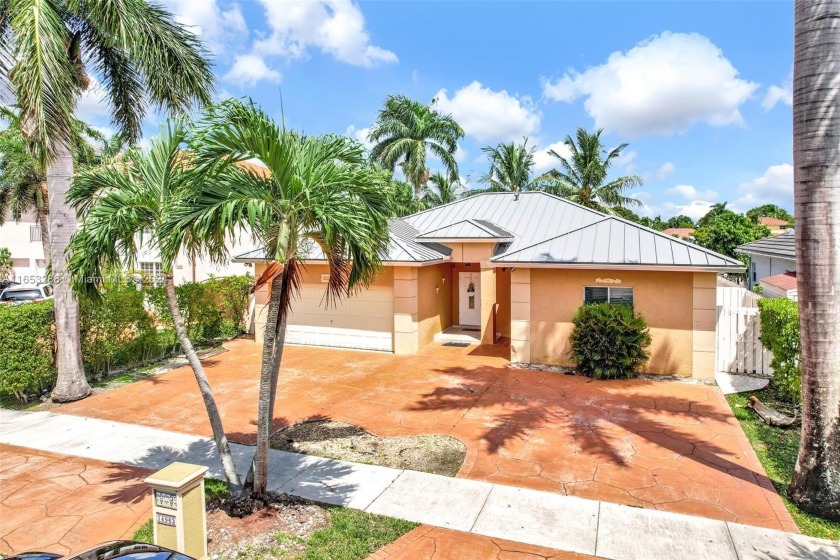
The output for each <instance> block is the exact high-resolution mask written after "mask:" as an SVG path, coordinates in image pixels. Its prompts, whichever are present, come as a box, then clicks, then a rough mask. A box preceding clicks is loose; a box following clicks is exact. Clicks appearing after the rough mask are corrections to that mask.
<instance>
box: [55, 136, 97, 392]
mask: <svg viewBox="0 0 840 560" xmlns="http://www.w3.org/2000/svg"><path fill="white" fill-rule="evenodd" d="M58 144H59V145H58V146H57V147H56V152H55V156H54V158H53V159H52V161H50V163H48V164H47V190H48V192H49V214H50V219H49V231H50V234H49V244H50V255H49V259H50V264H51V266H52V276H53V282H52V283H53V290H54V294H55V330H56V341H57V345H56V346H57V348H56V365H57V369H58V376H57V378H56V382H55V387H54V388H53V391H52V400H53V401H56V402H70V401H75V400H79V399H83V398H85V397H86V396H88V395H89V394H90V385H88V382H87V379H85V370H84V368H83V367H82V346H81V336H80V326H79V302H78V301H76V298H75V296H74V295H73V292H72V290H71V288H70V278H69V276H68V273H67V258H66V255H65V253H66V251H67V246H68V245H69V244H70V238H71V237H72V236H73V234H74V233H76V213H75V212H74V211H73V209H72V208H71V207H70V205H68V204H67V191H68V189H69V188H70V182H71V181H72V179H73V155H72V153H71V152H70V149H69V147H68V146H67V144H66V143H64V142H59V143H58Z"/></svg>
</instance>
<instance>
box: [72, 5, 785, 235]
mask: <svg viewBox="0 0 840 560" xmlns="http://www.w3.org/2000/svg"><path fill="white" fill-rule="evenodd" d="M164 4H165V5H166V6H167V7H168V8H169V9H170V10H171V11H173V13H174V14H175V15H176V17H177V19H178V20H179V21H181V22H182V23H184V24H186V25H189V26H191V28H192V29H193V30H194V31H195V32H196V33H198V34H200V35H201V37H202V38H203V39H204V40H205V42H206V43H207V45H208V47H209V48H210V49H211V51H212V52H213V53H214V57H215V71H216V74H217V76H218V79H219V83H218V89H219V95H220V96H221V97H226V96H235V97H240V96H251V97H253V98H254V99H255V100H256V101H257V102H259V103H260V104H261V105H263V106H264V107H265V108H266V109H267V110H268V111H269V112H270V113H272V114H273V115H274V116H279V112H280V102H279V95H278V92H279V90H280V89H281V88H282V92H283V99H284V103H285V112H286V122H287V124H290V125H292V126H294V127H295V128H299V129H302V130H304V131H305V132H307V133H310V134H321V133H327V132H334V133H342V134H345V133H346V134H350V135H353V136H356V137H358V138H360V139H362V138H364V135H365V131H366V129H367V128H368V127H369V126H370V125H371V124H372V123H373V121H374V119H375V116H376V112H377V110H378V109H379V108H380V107H381V105H382V101H383V99H384V97H385V96H386V95H388V94H391V93H403V94H406V95H409V96H411V97H414V98H416V99H419V100H423V101H429V100H431V99H432V98H435V97H436V98H437V99H438V106H439V107H440V108H441V109H443V110H446V111H448V112H451V113H452V114H453V115H454V116H455V117H456V119H458V120H459V122H460V123H461V125H462V126H463V127H464V128H465V130H466V132H467V136H466V138H465V139H464V140H463V142H462V143H461V146H460V149H459V153H458V159H459V165H460V170H461V174H462V176H464V177H466V180H467V181H468V182H469V183H474V182H475V180H476V179H477V178H478V177H479V175H480V174H481V173H482V172H483V171H484V170H485V168H486V167H487V164H486V159H485V158H484V156H483V154H482V152H481V148H482V147H483V146H486V145H490V144H496V143H497V142H499V141H510V140H514V139H521V138H522V137H523V136H528V137H529V139H530V143H532V144H535V145H537V146H539V147H540V150H539V151H538V153H537V162H538V167H539V170H546V169H548V168H550V167H551V164H552V160H551V158H549V157H548V156H547V155H546V154H545V153H544V152H545V149H546V148H547V147H549V146H552V145H553V146H554V147H556V148H558V149H562V148H561V147H560V144H559V142H561V141H562V140H563V139H564V138H565V136H566V135H567V134H573V133H574V131H575V129H576V128H577V127H585V128H587V129H590V130H592V129H594V128H596V127H603V128H604V129H605V132H604V140H605V142H606V144H608V145H609V146H610V147H611V146H614V145H616V144H619V143H621V142H628V143H630V146H629V148H628V149H627V151H626V156H625V157H624V158H623V159H622V161H621V162H619V165H617V166H616V168H615V172H616V173H621V174H628V173H632V174H638V175H641V176H642V177H643V179H644V186H643V187H641V188H639V189H637V190H636V191H635V194H636V196H638V197H639V198H641V199H642V200H643V201H644V202H645V205H646V208H645V209H644V210H642V211H641V213H642V214H648V215H656V214H662V215H663V217H668V216H671V215H674V214H676V213H686V214H688V215H690V216H692V217H693V218H698V217H700V216H701V215H703V214H704V213H705V211H706V209H707V208H708V206H709V205H710V204H712V203H714V202H721V201H728V202H729V204H730V206H734V207H735V208H736V209H738V210H741V211H745V210H748V209H749V208H751V207H753V206H755V205H758V204H761V203H765V202H772V203H776V204H779V205H781V206H783V207H785V208H788V209H792V206H793V202H792V193H793V187H792V168H791V166H790V164H791V107H790V78H791V71H792V64H793V49H792V31H793V4H792V2H709V3H705V2H676V1H675V2H652V1H651V2H639V3H637V2H586V3H584V2H581V3H574V2H547V1H546V2H536V1H535V2H513V1H510V2H501V1H497V2H443V1H435V2H430V1H426V2H420V1H415V2H396V1H376V2H351V1H350V0H327V1H323V2H319V1H307V2H290V1H285V0H245V1H239V2H233V1H227V0H204V1H203V2H194V1H192V0H166V1H165V2H164ZM93 95H95V94H91V96H93ZM91 96H88V97H91ZM80 112H82V116H85V117H88V118H91V119H93V120H95V121H96V120H97V119H102V118H103V116H102V114H100V113H98V112H97V109H96V104H95V103H93V102H92V100H91V99H87V100H83V103H82V107H80ZM86 112H87V114H86ZM152 120H153V119H150V123H149V130H150V131H154V129H155V128H156V124H155V123H154V122H151V121H152ZM104 122H106V121H102V123H104ZM433 165H434V163H433Z"/></svg>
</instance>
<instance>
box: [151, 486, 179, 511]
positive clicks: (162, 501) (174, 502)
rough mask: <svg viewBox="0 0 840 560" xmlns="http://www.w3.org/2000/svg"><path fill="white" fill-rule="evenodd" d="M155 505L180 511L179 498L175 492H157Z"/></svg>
mask: <svg viewBox="0 0 840 560" xmlns="http://www.w3.org/2000/svg"><path fill="white" fill-rule="evenodd" d="M155 505H156V506H157V507H162V508H166V509H178V496H177V495H176V494H175V492H164V491H163V490H155Z"/></svg>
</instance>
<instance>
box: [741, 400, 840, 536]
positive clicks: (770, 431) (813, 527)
mask: <svg viewBox="0 0 840 560" xmlns="http://www.w3.org/2000/svg"><path fill="white" fill-rule="evenodd" d="M752 395H755V396H756V397H758V398H759V399H760V400H761V401H762V402H763V403H765V404H767V405H768V406H770V407H772V408H776V409H779V410H784V411H785V412H787V410H786V407H787V406H789V405H786V404H785V403H784V400H783V399H780V398H779V395H778V394H777V393H776V392H775V391H774V390H773V389H772V386H771V388H768V389H765V390H763V391H757V392H755V393H738V394H734V395H728V396H727V397H726V398H727V400H728V401H729V406H730V407H732V411H733V412H734V414H735V417H736V418H738V421H739V422H740V423H741V428H742V429H743V430H744V433H745V434H746V435H747V438H748V439H749V440H750V443H751V444H752V446H753V449H755V452H756V455H758V459H759V460H760V461H761V464H762V465H763V466H764V470H765V471H767V476H768V477H770V480H771V481H772V482H773V486H775V488H776V492H778V493H779V496H781V498H782V501H783V502H784V504H785V506H786V507H787V509H788V511H789V512H790V514H791V517H793V520H794V521H795V522H796V525H797V526H798V527H799V530H800V531H802V533H804V534H806V535H808V536H811V537H819V538H824V539H831V540H840V523H836V522H833V521H828V520H826V519H823V518H821V517H817V516H815V515H811V514H808V513H805V512H803V511H801V510H800V509H799V508H797V507H796V506H795V505H794V504H793V503H792V502H791V501H790V500H788V498H787V491H788V487H789V486H790V481H791V477H792V476H793V469H794V467H795V466H796V456H797V454H798V453H799V439H800V432H799V427H798V425H797V427H794V428H776V427H773V426H769V425H767V424H766V423H764V421H763V420H761V418H759V417H758V415H757V414H756V413H755V412H753V411H752V410H750V409H748V408H747V407H746V405H747V400H748V399H749V397H750V396H752Z"/></svg>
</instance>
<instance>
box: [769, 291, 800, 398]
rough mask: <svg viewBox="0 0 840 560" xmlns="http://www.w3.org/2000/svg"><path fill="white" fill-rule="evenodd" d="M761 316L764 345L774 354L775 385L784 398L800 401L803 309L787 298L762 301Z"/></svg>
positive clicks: (771, 363)
mask: <svg viewBox="0 0 840 560" xmlns="http://www.w3.org/2000/svg"><path fill="white" fill-rule="evenodd" d="M758 309H759V313H760V317H761V344H762V345H764V347H765V348H766V349H768V350H769V351H770V352H772V353H773V360H772V361H771V362H770V367H772V368H773V385H774V386H775V387H776V389H777V390H778V391H779V393H781V394H782V395H783V396H784V397H786V398H788V399H790V400H791V401H793V402H799V400H800V399H801V397H802V370H801V368H800V363H799V359H800V356H801V354H802V341H801V340H800V338H799V308H798V307H797V303H796V302H795V301H791V300H789V299H787V298H772V299H760V300H758Z"/></svg>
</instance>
